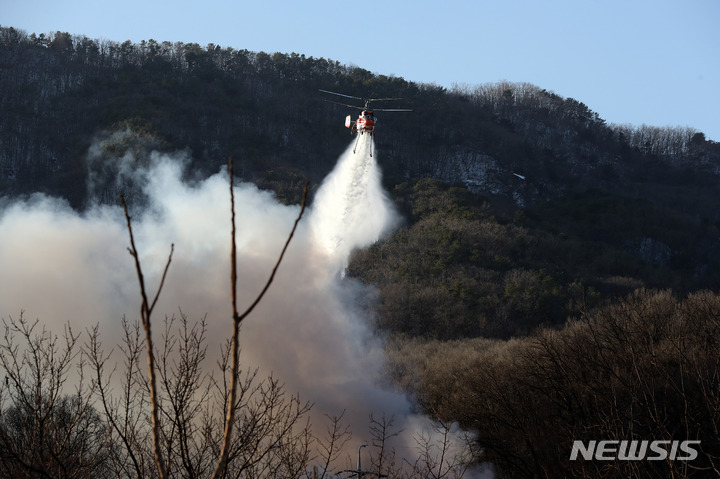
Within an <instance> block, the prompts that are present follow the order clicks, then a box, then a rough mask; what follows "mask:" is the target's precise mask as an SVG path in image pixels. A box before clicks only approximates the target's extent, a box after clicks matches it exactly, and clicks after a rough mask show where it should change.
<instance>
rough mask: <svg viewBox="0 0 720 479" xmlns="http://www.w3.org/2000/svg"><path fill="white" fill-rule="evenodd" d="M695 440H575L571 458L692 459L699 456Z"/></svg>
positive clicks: (589, 459) (697, 441)
mask: <svg viewBox="0 0 720 479" xmlns="http://www.w3.org/2000/svg"><path fill="white" fill-rule="evenodd" d="M699 444H700V441H699V440H693V441H690V440H688V441H660V440H658V441H637V440H632V441H629V440H627V439H625V440H622V441H618V440H606V441H588V442H587V444H586V443H585V442H583V441H573V447H572V452H571V453H570V460H571V461H576V460H577V459H578V455H579V456H581V457H582V458H583V459H585V460H586V461H592V460H593V459H595V460H597V461H614V460H618V461H642V460H647V461H664V460H666V459H670V460H671V461H692V460H694V459H695V458H697V456H698V452H697V450H696V448H695V447H693V446H694V445H699Z"/></svg>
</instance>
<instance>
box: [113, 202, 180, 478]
mask: <svg viewBox="0 0 720 479" xmlns="http://www.w3.org/2000/svg"><path fill="white" fill-rule="evenodd" d="M120 200H121V201H122V205H123V211H124V212H125V219H126V221H127V227H128V233H129V234H130V248H128V251H129V252H130V255H131V256H132V257H133V259H134V260H135V270H136V271H137V275H138V283H139V284H140V295H141V296H142V305H141V307H140V319H141V320H142V324H143V328H144V329H145V337H146V343H147V361H148V377H149V378H150V410H151V414H152V436H153V450H154V453H155V464H156V465H157V468H158V473H159V474H160V479H167V477H168V475H167V465H166V464H165V461H164V460H163V457H162V452H161V451H160V423H159V419H158V400H157V391H156V388H157V386H156V379H155V355H154V350H153V343H152V334H151V329H150V317H151V315H152V311H153V309H154V308H155V304H156V303H157V300H158V298H159V297H160V291H162V287H163V284H165V277H166V276H167V272H168V268H170V262H171V261H172V255H173V251H174V249H175V245H171V246H170V255H169V256H168V260H167V264H166V265H165V270H164V271H163V275H162V278H161V279H160V285H159V286H158V290H157V293H156V294H155V298H154V299H153V302H152V304H149V303H148V298H147V293H146V290H145V280H144V277H143V272H142V267H141V265H140V256H139V254H138V252H137V248H136V247H135V237H134V236H133V230H132V224H131V219H130V214H129V213H128V207H127V203H126V202H125V197H124V196H122V195H121V196H120Z"/></svg>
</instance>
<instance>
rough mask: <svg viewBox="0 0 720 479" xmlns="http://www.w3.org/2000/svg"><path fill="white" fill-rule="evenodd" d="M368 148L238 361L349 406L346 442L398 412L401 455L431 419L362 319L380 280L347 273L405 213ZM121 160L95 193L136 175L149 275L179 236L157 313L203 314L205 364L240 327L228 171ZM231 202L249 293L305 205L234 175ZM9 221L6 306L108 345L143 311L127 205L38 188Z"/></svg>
mask: <svg viewBox="0 0 720 479" xmlns="http://www.w3.org/2000/svg"><path fill="white" fill-rule="evenodd" d="M368 141H370V139H368ZM363 146H364V145H362V142H361V148H360V149H359V150H358V153H357V155H355V154H353V153H352V150H351V148H352V145H351V147H350V148H348V150H347V151H346V152H345V153H344V154H343V155H342V156H341V158H340V160H339V162H338V166H337V167H336V170H335V171H334V172H333V173H331V174H330V175H329V176H328V178H327V179H326V181H325V182H324V183H323V185H321V187H320V189H319V190H318V191H317V193H316V195H315V201H314V203H313V204H312V205H311V210H310V214H309V215H308V218H309V219H307V220H303V222H302V223H301V226H300V228H299V229H298V232H297V234H296V237H295V239H293V243H292V244H291V246H290V249H289V250H288V253H287V256H286V258H285V260H284V262H283V263H282V265H281V267H280V271H279V273H278V275H277V276H276V279H275V282H274V283H273V285H272V287H271V289H270V291H269V292H268V294H267V295H266V297H265V299H264V300H263V302H262V303H261V304H260V305H259V307H258V309H257V310H256V311H255V312H254V313H253V315H252V316H251V317H250V318H248V320H247V321H245V322H244V323H243V326H242V330H241V343H240V345H241V350H242V353H241V362H242V363H243V364H245V365H246V367H254V366H257V367H259V368H260V371H261V374H264V375H269V374H272V375H273V376H274V377H276V378H278V379H279V380H280V381H281V382H283V383H285V385H286V389H287V390H288V391H289V392H291V393H297V394H299V397H300V398H301V399H302V400H303V401H305V400H307V401H311V402H313V403H314V404H315V406H314V409H313V410H314V414H315V415H316V416H317V417H322V416H323V415H341V414H344V417H343V418H344V420H346V421H347V422H348V423H349V426H350V429H351V430H352V431H353V434H354V436H353V440H352V441H351V442H350V443H349V446H353V447H356V446H357V445H358V444H361V443H363V442H366V441H367V440H368V438H367V435H368V432H367V431H368V418H369V417H370V415H371V414H372V415H374V416H375V417H380V416H385V417H393V418H394V424H395V425H396V426H397V430H405V432H404V433H403V434H402V439H401V440H400V441H398V444H397V447H398V448H399V451H398V454H399V455H403V453H408V454H414V451H410V450H409V449H413V446H414V442H413V440H412V435H413V433H415V432H416V431H418V430H419V429H420V428H422V427H424V426H426V425H427V424H428V423H427V422H426V421H425V419H424V418H422V417H418V416H415V415H414V414H413V412H412V405H411V403H410V402H409V401H408V399H407V398H406V397H405V396H404V395H403V394H400V393H397V392H394V391H392V390H391V389H390V388H389V385H388V382H387V379H386V378H385V356H384V351H383V347H382V343H381V341H380V340H379V339H378V338H377V337H376V336H374V334H373V332H372V331H371V329H370V328H369V326H368V321H367V317H366V316H367V315H368V314H369V313H370V312H371V311H372V306H373V302H374V301H376V298H377V296H376V294H375V291H374V289H373V288H372V287H369V286H366V285H363V284H361V283H359V282H358V281H355V280H351V279H348V278H344V275H343V271H344V267H345V266H346V265H347V261H348V256H349V254H350V253H351V251H352V250H353V249H356V248H359V247H364V246H368V245H370V244H372V243H373V242H375V241H376V240H377V239H378V238H380V237H381V236H382V235H383V234H384V233H386V232H387V231H388V229H389V228H390V227H391V226H392V224H393V221H395V218H396V215H395V213H394V210H393V208H392V205H391V204H390V202H389V201H388V200H387V198H386V196H385V193H384V192H383V190H382V188H381V186H380V174H379V171H378V168H377V166H376V165H375V160H374V159H373V158H371V157H370V156H369V155H368V154H367V152H366V150H365V149H364V148H363ZM93 152H95V153H93ZM93 154H97V150H93V149H91V152H90V155H93ZM91 159H92V158H91ZM114 161H115V162H116V163H115V165H114V167H113V168H111V171H105V172H103V171H102V170H101V169H97V168H95V170H94V171H91V172H92V173H93V174H94V175H97V178H95V180H96V181H90V182H89V184H91V185H93V187H94V188H96V191H95V193H96V194H97V193H99V191H97V189H98V188H101V187H102V191H104V192H107V191H108V189H110V190H112V188H114V187H117V188H118V189H122V185H116V184H114V182H112V181H109V180H108V179H107V177H108V176H112V175H113V174H117V172H119V171H122V172H123V173H122V174H123V175H129V172H132V174H131V175H130V176H131V177H132V178H129V177H128V178H129V179H131V180H132V181H131V183H132V184H134V185H136V190H134V193H135V197H136V199H137V202H136V206H135V208H134V209H135V211H134V212H133V216H134V227H133V229H134V231H135V237H136V242H137V245H138V251H139V252H140V255H141V259H142V261H143V263H144V270H145V271H146V275H147V276H148V277H147V278H146V282H147V284H149V285H154V284H156V283H157V282H158V280H159V275H160V274H161V272H162V268H163V265H164V262H165V261H166V259H167V253H168V250H169V247H170V244H174V248H175V254H174V256H173V261H172V264H171V267H170V271H169V274H168V276H167V280H166V283H165V287H164V289H163V293H162V296H161V298H160V302H159V303H158V306H157V308H156V311H160V312H161V313H165V314H167V315H168V316H171V315H177V314H178V313H179V310H181V313H182V314H183V315H185V316H187V317H189V318H191V319H192V318H197V319H200V318H202V317H204V316H205V315H206V317H207V328H208V344H209V346H210V353H209V358H208V359H207V360H206V364H205V367H206V368H212V367H214V364H215V360H216V354H215V353H213V351H216V350H217V349H218V348H219V346H220V345H221V344H222V343H223V342H224V341H225V339H226V338H227V336H228V334H229V332H230V318H231V314H230V301H229V299H228V297H229V287H228V277H229V264H228V263H229V262H228V258H229V251H230V241H229V236H230V235H229V206H228V205H229V192H228V188H227V184H228V179H227V174H226V173H225V172H219V173H217V174H215V175H213V176H211V177H210V178H207V179H204V180H199V181H194V182H188V181H184V180H183V177H184V175H185V173H186V172H185V171H184V164H185V157H184V155H182V154H177V155H168V154H160V153H156V152H153V153H152V154H149V155H146V156H145V157H144V158H140V157H139V156H138V155H134V154H129V153H128V154H125V155H124V156H123V157H122V158H114ZM108 174H109V175H108ZM103 175H105V177H102V176H103ZM91 179H92V178H91ZM98 185H101V186H98ZM102 185H105V186H102ZM235 204H236V211H237V221H238V225H239V228H238V231H237V246H238V273H239V275H240V281H241V282H240V285H241V286H240V289H239V294H240V297H239V300H240V303H241V304H243V303H247V302H249V301H251V300H252V299H253V298H254V297H255V296H256V295H257V292H258V290H259V288H261V287H262V285H263V284H264V281H265V280H266V279H267V275H268V274H269V271H270V269H271V268H272V265H273V263H274V261H275V260H276V258H277V255H278V253H279V251H280V250H281V248H282V245H283V243H284V241H285V239H286V237H287V234H288V232H289V231H290V228H291V227H292V223H293V220H294V218H295V217H296V216H297V213H298V208H299V207H297V206H285V205H282V204H280V203H278V202H277V201H275V200H274V198H273V195H272V194H271V193H269V192H265V191H260V190H258V189H257V188H256V187H255V186H254V185H251V184H241V185H239V186H236V188H235ZM0 231H1V232H2V234H0V264H2V269H3V275H2V279H1V280H0V282H2V286H1V287H0V305H2V310H1V311H0V315H1V316H2V317H4V318H7V317H9V316H18V315H19V313H20V311H24V315H25V317H29V318H36V317H37V318H40V320H41V321H42V322H43V323H45V324H47V325H49V327H50V328H51V329H55V328H57V329H60V328H61V327H62V325H63V324H66V323H69V324H70V325H71V326H72V328H73V329H74V330H76V331H81V330H85V329H86V328H89V327H91V326H92V325H94V324H98V323H99V326H100V334H101V335H103V337H104V338H105V342H106V343H112V342H113V341H114V340H115V338H117V337H118V334H119V333H120V331H121V319H122V318H123V317H124V316H125V317H127V318H128V319H133V318H136V317H137V314H138V307H139V300H138V294H137V284H136V278H135V276H134V271H133V269H132V261H131V259H130V258H129V257H128V255H127V232H126V230H125V227H124V219H123V215H122V211H121V209H120V208H119V206H108V205H103V204H100V203H98V204H96V205H95V206H92V207H90V208H88V209H87V210H86V211H84V212H82V213H78V212H76V211H74V210H72V209H71V208H69V207H68V206H67V205H66V204H65V203H63V202H62V201H60V200H56V199H54V198H49V197H46V196H43V195H35V196H32V197H30V198H27V199H24V200H22V201H16V202H12V203H10V202H7V203H6V204H5V205H3V208H2V210H1V211H0ZM156 334H158V333H156ZM216 345H217V348H216ZM406 436H407V437H406ZM352 450H353V449H352V448H351V449H350V451H352Z"/></svg>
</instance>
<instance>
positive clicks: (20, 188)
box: [0, 27, 720, 477]
mask: <svg viewBox="0 0 720 479" xmlns="http://www.w3.org/2000/svg"><path fill="white" fill-rule="evenodd" d="M319 89H326V90H331V91H337V92H344V93H347V94H350V95H356V96H361V97H383V98H386V97H400V98H402V99H403V100H402V101H401V102H400V103H401V104H402V105H401V106H402V107H407V108H412V110H413V111H412V112H410V113H402V114H396V115H391V114H388V115H384V116H382V117H381V119H380V122H381V123H380V125H381V126H382V128H379V131H378V134H377V136H376V145H377V151H378V154H377V158H378V161H379V163H380V166H381V168H382V170H383V174H384V183H385V187H386V190H387V191H388V192H389V194H390V196H391V198H392V200H393V201H394V203H395V204H396V205H397V208H398V210H399V212H400V213H401V215H402V217H403V220H404V222H403V224H402V225H401V227H399V228H398V229H397V230H396V231H394V232H392V233H391V234H390V235H389V236H388V237H387V238H384V239H383V240H381V241H380V242H378V243H377V244H375V245H374V246H372V247H371V248H369V249H367V250H363V251H358V252H356V253H355V255H354V256H353V258H352V261H351V263H350V265H349V267H348V273H349V275H350V276H352V277H354V278H357V279H359V280H362V281H363V282H365V283H367V284H372V285H374V286H376V287H377V288H378V291H379V296H380V302H379V306H378V311H377V312H376V313H377V314H375V315H373V318H375V319H374V321H375V324H373V327H375V328H376V329H377V330H378V332H380V333H382V334H383V335H386V336H387V337H388V338H389V339H388V351H389V353H390V357H391V361H390V364H389V366H390V368H391V375H392V376H393V377H394V378H395V380H396V382H397V386H398V387H400V388H403V389H404V390H406V391H408V392H410V393H411V394H413V397H415V398H416V399H417V401H418V404H419V405H420V407H422V408H423V409H424V410H425V411H428V412H429V413H431V414H433V415H435V416H437V417H438V418H440V419H442V420H445V421H458V422H459V423H460V424H461V425H462V426H463V427H467V428H470V429H472V430H474V431H478V435H477V438H476V441H477V444H478V446H479V448H478V449H477V450H476V457H475V458H474V460H475V461H477V462H491V463H493V464H496V465H497V467H498V471H497V472H498V475H500V476H503V477H505V476H504V475H506V476H507V477H568V476H572V475H575V476H577V477H618V476H622V477H660V476H668V475H670V474H675V476H674V477H684V476H692V475H697V476H698V477H700V476H704V475H710V474H711V473H712V475H713V476H715V475H716V474H717V471H718V466H717V461H718V460H719V458H718V454H720V433H719V432H718V431H720V417H719V413H718V411H720V402H718V398H720V394H719V393H718V391H720V389H718V388H719V387H720V376H719V375H720V363H719V361H720V359H719V358H720V355H719V354H718V353H719V351H717V344H718V343H717V337H718V335H717V333H718V331H717V327H718V323H717V321H718V318H720V309H719V308H718V299H717V297H716V295H715V293H713V292H711V291H714V290H717V289H718V287H720V212H718V210H717V208H714V205H717V204H719V203H720V143H716V142H714V141H710V140H708V139H707V138H706V137H705V135H704V134H703V133H702V132H700V131H697V130H695V129H693V128H692V127H665V126H664V127H656V126H648V125H641V126H633V125H609V124H606V122H605V121H604V120H603V119H602V118H601V112H600V113H596V112H593V111H591V110H590V109H589V108H588V107H587V106H586V105H584V104H583V103H582V102H580V101H578V100H576V99H572V98H562V97H560V96H558V95H556V94H554V93H553V92H552V91H549V90H546V89H543V88H541V87H538V86H535V85H530V84H526V83H509V82H499V83H494V84H485V85H458V86H455V87H453V88H452V89H447V88H444V87H440V86H437V85H432V84H418V83H413V82H412V81H407V80H405V79H403V78H398V77H392V76H385V75H381V74H376V73H372V72H369V71H367V70H364V69H362V68H360V67H357V66H347V65H342V64H339V63H338V62H335V61H332V60H329V59H324V58H313V57H306V56H305V55H302V54H297V53H291V54H285V53H273V54H268V53H264V52H251V51H247V50H235V49H233V48H228V47H221V46H219V45H213V44H210V45H207V46H200V45H197V44H193V43H191V44H186V43H181V42H176V43H171V42H166V41H163V42H158V41H155V40H148V41H143V42H141V43H140V44H134V43H131V42H129V41H127V42H124V43H117V42H113V41H109V40H94V39H89V38H86V37H81V36H72V35H70V34H68V33H63V32H55V33H51V34H42V33H41V34H35V33H33V34H28V33H26V32H23V31H20V30H17V29H14V28H10V27H2V28H0V111H1V112H2V114H1V115H0V197H19V196H24V195H28V194H31V193H33V192H44V193H48V194H52V195H55V196H58V197H62V198H65V199H66V200H67V201H68V202H69V203H70V205H72V207H73V208H75V209H77V210H83V209H84V208H87V207H88V205H90V204H91V203H93V202H97V201H100V202H116V201H117V196H118V193H120V192H124V193H125V194H126V195H127V196H128V197H129V198H130V199H131V200H132V199H133V191H134V189H133V185H131V184H118V182H117V181H116V179H117V178H118V177H121V172H119V171H118V170H116V169H115V168H117V167H116V166H115V163H114V160H115V159H117V158H120V157H122V156H123V155H125V154H126V153H127V152H132V153H133V157H134V158H135V159H136V161H138V162H143V161H148V156H147V155H148V154H149V152H150V151H152V150H156V151H178V150H184V151H187V152H188V155H187V156H188V158H190V162H191V163H190V168H189V170H188V171H190V172H191V174H192V175H196V176H199V177H202V176H207V175H210V174H213V173H216V172H217V171H218V170H219V169H220V168H221V166H222V165H223V164H225V162H226V161H227V158H228V157H233V158H234V160H235V162H236V167H235V172H236V174H237V175H238V176H240V177H241V178H242V179H244V180H246V181H251V182H253V183H255V184H257V185H258V186H260V187H261V188H264V189H268V190H272V191H274V192H275V195H276V197H277V198H278V199H279V200H280V201H283V202H286V203H299V201H300V197H301V194H302V185H303V184H304V183H305V181H306V180H309V181H310V183H311V194H312V190H313V187H316V186H317V184H318V183H319V182H320V181H321V180H322V178H323V177H324V176H325V175H326V174H327V173H328V172H329V171H330V170H331V169H332V168H333V166H334V162H335V160H336V159H337V157H338V155H339V154H340V153H341V152H342V151H343V150H344V149H345V148H346V147H347V145H348V143H349V141H350V138H349V136H347V131H346V130H345V129H344V128H343V118H344V116H345V115H346V114H348V113H351V112H350V111H346V110H347V108H345V107H342V106H340V105H337V104H333V103H330V102H327V101H324V100H327V99H328V98H327V96H324V95H323V94H322V93H321V92H319V91H318V90H319ZM97 144H100V145H101V149H100V150H99V151H94V150H93V151H90V150H91V145H97ZM90 178H92V181H90V180H89V179H90ZM136 200H137V201H141V199H139V198H136ZM0 234H2V232H0ZM0 422H1V421H0ZM605 437H608V438H627V439H638V438H639V439H647V438H650V439H668V440H670V439H686V438H693V439H695V438H699V439H702V441H703V451H702V453H701V458H700V459H699V460H698V463H697V464H693V465H692V466H689V467H688V466H687V464H685V463H680V462H677V463H673V462H671V461H659V462H657V463H648V462H647V461H646V462H633V463H631V464H627V465H623V464H622V463H609V464H599V465H598V464H597V463H583V464H578V463H570V462H568V454H569V448H570V445H571V443H572V440H573V439H594V438H598V439H601V438H605ZM626 466H627V467H626Z"/></svg>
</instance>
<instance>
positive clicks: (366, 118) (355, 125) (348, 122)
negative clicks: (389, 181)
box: [320, 90, 412, 156]
mask: <svg viewBox="0 0 720 479" xmlns="http://www.w3.org/2000/svg"><path fill="white" fill-rule="evenodd" d="M320 91H321V92H323V93H330V94H331V95H337V96H342V97H345V98H352V99H353V100H360V101H362V102H364V104H365V105H364V106H362V107H360V106H357V105H349V104H347V103H340V102H337V101H331V100H325V101H330V102H331V103H336V104H338V105H342V106H347V107H350V108H356V109H358V110H361V112H360V115H359V116H358V118H357V120H355V121H353V120H352V115H348V116H347V117H345V128H350V134H351V135H352V134H353V133H355V132H357V133H358V137H357V140H356V141H355V147H354V148H353V153H355V151H356V150H357V145H358V143H359V142H360V135H364V134H365V133H368V134H369V135H370V136H372V137H374V136H375V123H376V122H377V117H376V116H375V114H374V112H376V111H412V110H410V109H408V108H371V107H370V102H373V101H388V100H402V98H360V97H358V96H352V95H345V94H344V93H336V92H334V91H328V90H320ZM370 156H372V143H371V146H370Z"/></svg>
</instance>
